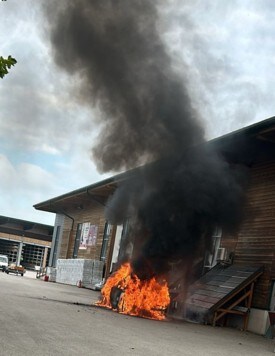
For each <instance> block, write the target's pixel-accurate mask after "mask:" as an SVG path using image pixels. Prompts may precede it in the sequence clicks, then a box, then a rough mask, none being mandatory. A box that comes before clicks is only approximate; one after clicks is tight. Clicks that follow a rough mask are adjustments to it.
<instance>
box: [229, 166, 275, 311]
mask: <svg viewBox="0 0 275 356" xmlns="http://www.w3.org/2000/svg"><path fill="white" fill-rule="evenodd" d="M223 243H224V244H226V240H225V241H224V242H223ZM231 245H232V241H231ZM232 246H233V245H232ZM274 251H275V161H269V162H265V163H258V164H255V165H254V166H252V167H251V181H250V187H249V189H248V201H247V205H246V209H245V218H244V221H243V223H242V226H241V228H240V230H239V233H238V240H237V244H236V248H235V262H236V263H238V264H243V265H250V266H254V265H264V267H265V268H264V273H263V275H262V277H261V278H260V279H259V281H258V283H257V284H256V288H255V292H254V298H253V306H255V307H258V308H269V299H270V292H271V291H270V289H271V282H272V279H273V278H275V257H274Z"/></svg>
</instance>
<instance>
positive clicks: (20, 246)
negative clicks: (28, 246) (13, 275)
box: [16, 241, 23, 266]
mask: <svg viewBox="0 0 275 356" xmlns="http://www.w3.org/2000/svg"><path fill="white" fill-rule="evenodd" d="M22 250H23V242H22V241H21V242H19V245H18V250H17V256H16V266H20V264H21V255H22Z"/></svg>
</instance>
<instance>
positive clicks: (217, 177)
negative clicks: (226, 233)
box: [45, 0, 243, 278]
mask: <svg viewBox="0 0 275 356" xmlns="http://www.w3.org/2000/svg"><path fill="white" fill-rule="evenodd" d="M159 4H160V3H158V2H156V1H148V0H133V1H127V0H117V1H111V0H104V1H102V0H91V1H89V0H73V1H68V0H66V1H65V0H64V1H58V3H57V2H55V1H49V2H48V3H47V6H46V8H45V10H46V13H47V16H48V18H49V19H50V20H49V24H50V25H49V26H50V30H51V41H52V45H53V50H54V56H55V60H56V63H58V65H59V66H60V67H62V68H63V69H65V70H66V71H67V72H68V73H70V74H73V75H75V78H76V82H77V87H78V89H79V90H78V92H77V94H76V96H77V97H78V99H79V100H80V101H81V102H84V103H88V104H89V105H91V106H92V107H96V108H98V109H99V110H100V113H101V114H100V124H101V125H102V123H103V127H102V130H101V134H100V136H99V137H98V141H97V143H96V144H95V145H94V148H93V149H92V155H93V159H94V160H95V161H96V163H97V166H98V168H99V169H100V170H101V171H103V172H106V171H118V170H122V169H130V168H135V167H138V166H140V165H143V166H142V167H141V168H139V169H137V170H136V171H135V174H134V175H131V177H130V178H129V180H128V181H127V182H125V183H121V185H120V186H119V188H118V189H117V191H116V192H115V194H114V196H113V197H112V199H111V200H110V202H109V204H108V206H109V207H110V208H109V209H107V211H106V216H107V218H108V219H109V220H110V221H111V222H113V223H121V222H122V221H124V220H125V219H126V218H129V217H130V218H131V237H132V240H133V243H134V246H135V248H134V251H135V252H134V267H135V270H136V272H137V273H138V274H139V275H140V276H144V277H146V278H147V277H150V276H151V275H157V274H160V273H165V272H167V271H168V270H169V263H170V262H171V261H173V260H177V259H184V258H187V257H188V258H190V256H191V257H194V256H195V254H196V251H197V249H198V245H199V244H200V242H201V241H202V240H204V243H206V244H207V241H209V238H210V236H211V234H212V232H213V229H214V228H215V227H216V226H220V227H222V228H224V229H226V230H228V229H231V228H232V227H234V226H236V224H237V223H238V221H239V219H240V213H241V209H240V206H241V204H240V202H241V200H242V198H243V189H242V178H243V177H242V174H241V173H240V172H238V171H235V170H233V169H232V168H231V167H230V166H229V165H228V164H227V163H225V162H224V160H223V159H222V158H221V157H220V156H219V154H218V153H217V152H215V151H214V150H213V149H210V147H208V146H207V145H205V144H204V129H203V128H202V125H201V121H200V120H199V118H198V114H197V113H196V111H195V110H194V108H193V107H192V102H191V100H190V97H189V95H188V89H187V88H186V87H185V84H184V73H183V77H182V78H180V77H179V76H178V74H175V73H174V71H173V63H172V62H171V59H170V57H169V55H168V54H167V51H166V48H165V46H164V44H163V41H162V39H161V34H160V33H159V26H158V8H157V6H156V5H159Z"/></svg>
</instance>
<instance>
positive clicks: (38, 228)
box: [0, 215, 53, 241]
mask: <svg viewBox="0 0 275 356" xmlns="http://www.w3.org/2000/svg"><path fill="white" fill-rule="evenodd" d="M1 232H2V233H6V234H12V235H17V236H26V237H30V238H34V239H37V240H43V241H52V234H53V226H52V225H46V224H41V223H36V222H33V221H28V220H21V219H16V218H11V217H8V216H2V215H0V233H1Z"/></svg>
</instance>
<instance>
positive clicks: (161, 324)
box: [0, 272, 274, 356]
mask: <svg viewBox="0 0 275 356" xmlns="http://www.w3.org/2000/svg"><path fill="white" fill-rule="evenodd" d="M99 295H100V293H99V292H95V291H92V290H88V289H84V288H77V287H76V286H68V285H63V284H57V283H51V282H44V281H43V280H38V279H36V278H35V273H32V272H28V273H27V274H26V275H25V276H24V277H21V276H16V275H11V274H9V275H7V274H5V273H1V272H0V323H1V324H0V325H1V333H0V356H15V355H16V356H18V355H20V356H22V355H23V356H25V355H26V356H44V355H51V356H53V355H66V356H70V355H77V356H82V355H103V356H109V355H110V356H124V355H142V356H146V355H165V356H170V355H173V356H177V355H181V356H183V355H192V356H193V355H194V356H202V355H217V356H227V355H228V356H229V355H230V356H232V355H241V356H245V355H249V356H252V355H255V356H259V355H273V348H274V341H273V340H269V339H266V338H264V337H262V336H259V335H254V334H252V333H249V332H243V331H239V330H236V329H231V328H222V327H215V328H213V327H212V326H205V325H199V324H193V323H188V322H181V321H154V320H148V319H142V318H136V317H131V316H126V315H121V314H118V313H116V312H113V311H110V310H106V309H103V308H99V307H96V306H95V305H94V303H95V302H96V301H97V300H98V298H99Z"/></svg>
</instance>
